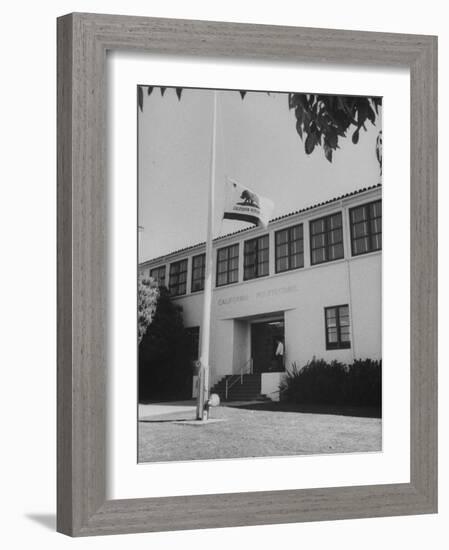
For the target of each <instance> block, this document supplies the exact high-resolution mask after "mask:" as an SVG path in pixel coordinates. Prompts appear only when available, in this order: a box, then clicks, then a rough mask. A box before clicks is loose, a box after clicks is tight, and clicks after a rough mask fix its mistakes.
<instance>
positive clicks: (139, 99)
mask: <svg viewBox="0 0 449 550" xmlns="http://www.w3.org/2000/svg"><path fill="white" fill-rule="evenodd" d="M137 102H138V104H139V109H140V110H141V111H143V89H142V86H137Z"/></svg>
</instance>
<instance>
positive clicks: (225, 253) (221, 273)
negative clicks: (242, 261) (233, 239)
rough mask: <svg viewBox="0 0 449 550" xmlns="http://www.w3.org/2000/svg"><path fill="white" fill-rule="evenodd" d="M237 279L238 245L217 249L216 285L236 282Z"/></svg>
mask: <svg viewBox="0 0 449 550" xmlns="http://www.w3.org/2000/svg"><path fill="white" fill-rule="evenodd" d="M238 279H239V245H238V244H233V245H231V246H226V247H225V248H220V249H219V250H217V286H223V285H229V284H231V283H236V282H237V281H238Z"/></svg>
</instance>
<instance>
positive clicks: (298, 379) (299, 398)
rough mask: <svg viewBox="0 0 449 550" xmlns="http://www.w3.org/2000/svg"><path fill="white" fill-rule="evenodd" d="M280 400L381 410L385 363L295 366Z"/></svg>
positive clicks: (314, 362)
mask: <svg viewBox="0 0 449 550" xmlns="http://www.w3.org/2000/svg"><path fill="white" fill-rule="evenodd" d="M280 392H281V399H283V400H285V401H290V402H293V403H298V404H307V405H351V406H363V407H376V408H378V409H379V410H380V408H381V406H382V361H373V360H371V359H364V360H361V359H359V360H355V361H354V362H353V363H352V364H349V365H345V364H343V363H340V362H339V361H331V362H330V363H328V362H326V361H324V360H323V359H313V360H312V361H310V362H309V363H307V364H306V365H305V366H304V367H303V368H301V369H300V368H298V367H297V365H296V364H295V363H294V364H293V365H292V368H291V369H290V370H289V371H288V372H287V373H286V376H285V378H284V381H283V382H282V384H281V388H280Z"/></svg>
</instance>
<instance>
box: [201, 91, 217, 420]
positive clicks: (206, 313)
mask: <svg viewBox="0 0 449 550" xmlns="http://www.w3.org/2000/svg"><path fill="white" fill-rule="evenodd" d="M216 141H217V90H214V92H213V123H212V140H211V156H210V172H209V200H208V209H207V234H206V258H205V274H204V302H203V320H202V323H201V354H200V371H199V373H198V381H199V384H198V396H197V406H196V417H197V419H198V420H207V416H208V410H207V407H206V404H207V401H208V398H209V378H210V326H211V309H212V266H213V252H212V239H213V232H214V201H215V164H216Z"/></svg>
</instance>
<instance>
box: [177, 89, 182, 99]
mask: <svg viewBox="0 0 449 550" xmlns="http://www.w3.org/2000/svg"><path fill="white" fill-rule="evenodd" d="M181 94H182V88H176V95H177V96H178V101H179V100H180V99H181Z"/></svg>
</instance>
